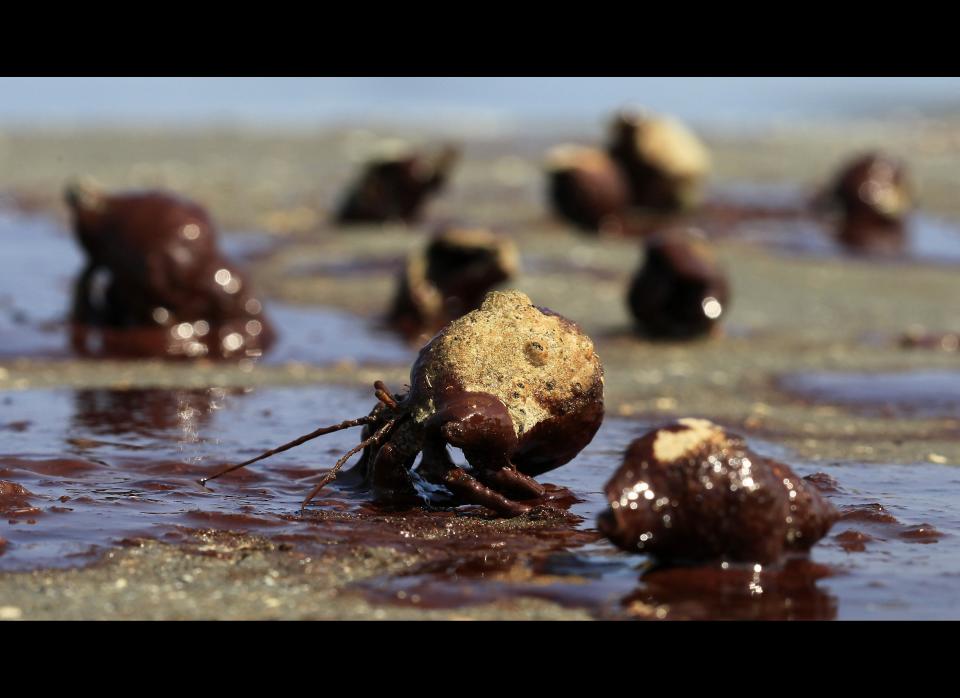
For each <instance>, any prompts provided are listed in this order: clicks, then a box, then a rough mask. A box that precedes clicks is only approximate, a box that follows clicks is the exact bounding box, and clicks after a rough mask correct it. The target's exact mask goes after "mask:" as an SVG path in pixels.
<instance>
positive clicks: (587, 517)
mask: <svg viewBox="0 0 960 698" xmlns="http://www.w3.org/2000/svg"><path fill="white" fill-rule="evenodd" d="M0 400H2V414H3V415H5V417H4V419H5V420H6V419H10V417H13V416H15V417H16V420H15V421H13V422H9V421H8V422H5V423H4V422H0V434H2V443H3V447H2V453H3V455H0V481H3V482H4V483H11V484H9V485H0V509H2V510H3V514H2V519H0V520H2V521H3V523H0V538H3V539H5V540H6V543H5V545H2V546H0V551H2V552H0V570H23V569H32V568H38V567H50V566H53V567H62V566H73V565H79V564H86V563H89V562H91V561H93V560H95V559H96V557H97V554H98V553H99V552H101V551H103V550H104V549H105V548H107V547H110V546H113V545H116V544H118V543H121V542H122V541H124V540H125V539H130V538H135V537H151V538H159V539H161V540H166V541H168V542H171V543H178V542H180V541H183V540H185V539H186V537H187V536H188V535H189V532H190V531H192V530H194V529H201V528H202V529H206V528H221V529H230V530H237V529H240V530H246V531H250V532H253V533H257V534H261V535H264V536H267V537H269V538H272V539H274V540H276V541H279V542H284V543H287V544H289V545H292V546H294V547H295V548H296V549H298V550H301V551H307V552H311V553H315V552H318V551H321V550H324V549H327V548H329V547H330V546H337V545H344V544H351V543H356V544H360V543H362V544H364V545H370V544H381V545H388V546H395V547H399V548H403V547H404V546H411V545H415V546H416V547H417V548H418V549H422V548H426V549H427V550H429V551H432V555H431V557H430V560H429V561H428V562H426V563H424V565H423V566H422V567H420V568H418V569H414V570H412V571H411V573H410V574H406V575H403V576H399V577H396V576H393V577H385V578H380V579H374V580H370V581H367V582H364V583H362V584H359V585H358V586H357V587H356V589H357V590H358V591H360V592H362V593H364V594H366V595H367V596H369V597H370V598H372V599H375V600H378V601H389V602H390V603H400V604H414V605H419V606H424V607H444V608H455V607H459V606H464V605H469V604H472V603H478V602H484V601H490V600H493V599H495V598H503V597H509V596H535V597H540V598H548V599H551V600H553V601H556V602H558V603H562V604H564V605H567V606H574V607H585V608H587V609H589V610H590V611H592V612H593V613H595V614H596V615H598V616H603V617H608V616H621V615H634V616H639V617H661V616H660V614H661V613H662V614H663V616H662V617H668V618H669V617H737V618H750V617H765V618H774V617H790V618H800V617H818V618H820V617H822V618H830V617H838V618H901V617H903V618H906V617H909V618H939V617H960V611H958V610H957V609H960V604H958V602H960V585H958V584H957V581H958V575H960V536H958V533H960V513H957V512H956V510H955V508H954V507H952V506H951V501H950V500H951V497H952V495H951V492H952V491H954V490H955V489H956V487H957V486H958V485H960V471H958V470H956V469H954V468H951V467H948V466H934V465H922V466H899V465H880V466H878V465H869V466H868V465H859V464H856V463H834V464H831V465H830V467H829V474H830V475H831V476H832V477H833V478H835V480H836V483H837V484H836V486H832V485H831V483H830V482H829V480H826V481H825V483H826V484H821V486H822V487H825V488H826V489H827V491H826V496H827V497H828V498H829V499H830V500H831V501H832V502H833V503H834V504H835V505H837V506H838V507H840V508H841V510H842V511H844V512H846V518H845V519H844V520H842V521H841V522H839V523H838V524H837V525H836V526H835V527H834V529H833V530H832V531H831V533H830V534H829V536H828V537H827V538H826V539H824V541H822V542H821V544H819V545H818V546H816V547H815V548H814V551H813V553H812V556H811V560H810V561H806V560H803V559H800V560H795V561H793V562H789V563H787V564H786V565H785V566H783V567H780V568H768V569H765V570H762V571H761V572H759V573H757V572H754V570H753V569H752V568H749V567H748V568H743V567H738V568H734V569H728V570H720V569H711V568H699V569H692V570H687V569H678V570H648V569H647V567H648V566H649V560H647V558H645V557H644V556H641V555H626V554H622V553H619V552H617V551H615V550H614V549H613V548H612V546H610V545H607V544H606V543H605V542H604V541H602V540H600V539H599V537H598V535H597V534H596V532H595V531H594V529H593V521H594V518H595V516H596V514H597V513H598V512H599V511H600V510H601V509H602V508H603V507H604V506H605V502H604V500H603V496H602V494H601V488H602V485H603V484H604V482H605V481H606V479H607V478H608V477H609V476H610V474H611V473H612V472H613V470H614V469H615V468H616V466H617V465H618V464H619V462H620V459H621V454H622V451H623V448H624V447H625V446H626V444H627V443H629V441H630V440H631V439H632V438H634V437H635V436H639V435H640V434H642V433H644V432H645V431H646V430H647V429H648V428H649V427H650V426H651V425H650V424H648V423H644V422H638V421H631V420H625V419H617V418H612V417H608V418H607V420H606V421H605V422H604V425H603V427H602V428H601V430H600V432H599V434H598V436H597V437H596V439H595V440H594V441H593V443H592V444H590V446H589V447H588V448H587V449H585V450H584V451H583V453H582V454H581V455H580V456H578V458H577V459H575V460H574V461H573V463H571V464H569V465H567V466H564V467H563V468H560V469H558V470H556V471H553V472H550V473H546V474H545V475H543V476H541V477H540V478H539V479H540V480H541V481H542V482H546V483H552V484H553V485H556V486H560V487H565V488H569V490H571V491H572V492H573V494H574V495H575V497H576V498H577V499H578V500H579V501H576V502H575V503H573V504H572V505H571V507H570V512H571V513H573V514H574V515H576V517H577V519H575V520H572V521H568V522H548V523H544V524H543V525H542V526H540V527H537V528H533V529H529V528H528V529H517V530H507V531H504V530H500V529H496V528H493V527H490V528H489V529H487V530H480V531H478V532H477V533H476V534H475V535H467V536H448V537H440V539H439V540H437V539H436V537H435V536H434V537H433V538H430V537H426V536H423V537H421V536H419V535H418V534H417V532H418V531H421V532H422V531H424V530H428V529H429V530H431V531H435V530H437V529H439V530H443V528H444V527H445V526H447V527H449V526H450V525H453V523H454V522H458V521H459V522H462V521H463V520H464V517H466V519H470V518H472V517H478V516H479V517H480V518H486V516H485V515H484V514H482V513H481V511H480V510H478V508H476V507H463V508H461V509H460V510H457V511H436V512H426V511H422V510H419V509H415V510H409V511H401V512H391V511H386V510H382V509H380V508H377V507H375V506H373V505H371V504H369V503H368V502H367V496H366V494H364V493H361V492H356V491H351V490H350V489H348V488H346V487H340V486H338V485H336V484H334V485H330V486H328V488H327V489H326V490H324V492H323V493H322V494H321V496H320V497H318V498H317V500H316V505H315V506H311V507H310V509H309V510H308V511H307V512H306V513H305V514H303V515H301V514H300V513H299V503H300V501H301V499H302V498H303V496H304V495H305V493H306V492H307V491H308V489H309V488H310V486H311V483H313V482H315V481H316V479H315V478H316V476H317V475H318V473H320V472H322V471H323V470H324V469H325V468H328V467H329V466H330V465H332V463H333V462H334V461H335V460H336V458H337V457H338V456H339V455H340V454H341V453H343V452H345V451H346V450H347V449H348V448H350V447H351V446H352V445H353V444H355V443H356V439H357V438H358V436H359V434H358V430H357V429H354V430H350V431H343V432H338V433H334V434H330V435H328V436H325V437H323V438H321V439H318V440H316V441H312V442H310V443H309V444H306V445H304V446H301V447H300V448H297V449H294V450H291V451H288V452H286V453H283V454H280V455H277V456H275V457H273V458H272V459H269V460H267V461H264V462H263V463H258V464H255V465H254V466H251V467H249V468H246V469H244V470H241V471H238V472H237V473H234V474H231V475H228V476H225V477H224V478H222V479H220V480H218V481H215V482H213V483H211V484H210V486H209V489H204V488H202V487H200V486H199V485H198V484H197V483H196V482H195V480H196V479H197V478H199V477H201V476H203V475H205V474H210V473H211V472H213V471H214V470H215V469H216V468H217V467H218V466H221V465H223V464H226V463H230V462H236V461H239V460H241V459H245V458H248V457H251V456H252V455H255V454H256V453H257V452H259V451H261V450H264V449H266V448H269V447H271V446H274V445H276V444H277V443H278V442H280V441H284V440H287V439H289V438H293V437H295V436H298V435H300V434H303V433H307V432H309V431H312V430H313V429H314V428H316V427H317V426H319V425H322V424H327V423H335V422H337V421H340V420H342V419H344V418H348V417H354V416H359V415H361V414H364V413H366V412H367V411H368V410H369V408H370V407H371V406H372V404H373V398H372V396H371V395H370V394H369V393H368V392H367V391H366V390H357V389H346V388H334V387H316V386H313V387H308V388H265V389H258V390H246V391H243V390H238V391H224V390H220V389H204V390H133V391H115V390H63V389H61V390H29V391H21V392H11V393H7V394H6V395H4V396H3V397H2V398H0ZM752 445H753V446H754V447H755V448H756V450H758V451H759V452H761V453H763V454H765V455H771V456H774V457H780V458H781V459H785V460H787V461H788V462H790V463H791V465H793V466H794V467H795V469H796V470H797V471H798V473H799V474H801V475H810V474H813V473H814V472H816V468H815V467H814V466H812V465H809V464H805V463H802V462H796V461H795V460H793V459H790V458H784V455H785V454H783V453H782V452H781V449H779V447H776V446H774V445H770V444H764V443H756V442H752ZM817 467H822V466H817ZM15 486H19V487H15ZM20 487H22V488H23V489H24V490H26V492H23V491H22V490H20V489H19V488H20ZM878 505H879V506H878ZM880 507H882V509H881V508H880ZM851 531H852V532H853V533H850V532H851ZM860 548H862V550H861V549H860ZM641 577H642V578H641ZM758 588H760V589H761V591H760V592H759V593H758V592H757V589H758Z"/></svg>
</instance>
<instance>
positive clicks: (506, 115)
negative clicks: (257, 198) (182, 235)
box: [0, 77, 960, 130]
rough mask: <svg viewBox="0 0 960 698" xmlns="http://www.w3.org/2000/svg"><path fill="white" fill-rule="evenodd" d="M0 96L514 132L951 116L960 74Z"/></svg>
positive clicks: (156, 82) (274, 84) (31, 101)
mask: <svg viewBox="0 0 960 698" xmlns="http://www.w3.org/2000/svg"><path fill="white" fill-rule="evenodd" d="M0 95H2V96H3V99H2V100H0V123H2V124H4V125H7V126H15V125H29V126H80V125H104V124H122V123H133V124H136V125H156V126H185V125H186V126H196V125H210V124H221V125H231V124H233V125H248V126H249V125H261V126H280V125H282V126H296V127H301V128H302V127H315V126H317V125H319V124H327V125H329V124H343V123H354V124H355V123H357V122H358V121H359V122H367V123H373V122H390V123H396V122H398V121H400V122H412V123H416V122H424V121H429V122H430V125H431V127H439V128H443V129H474V128H475V129H491V130H498V129H499V130H509V129H515V128H519V127H520V126H521V125H522V124H524V123H530V122H536V123H538V124H540V125H544V124H546V125H554V126H556V125H558V124H563V125H565V126H570V125H576V124H577V123H581V124H582V123H587V122H593V121H595V120H596V119H597V118H600V117H602V116H603V115H604V114H606V113H607V112H609V111H610V110H613V109H617V108H619V107H622V106H624V105H625V104H629V103H631V102H636V103H638V104H641V103H642V105H643V106H645V107H647V108H649V109H652V110H655V111H660V112H664V113H669V114H673V115H675V116H677V117H678V118H681V119H683V120H685V121H689V122H690V123H691V124H693V125H694V126H700V127H702V126H707V125H709V126H714V127H725V128H743V127H750V128H755V127H758V126H770V125H774V124H778V123H779V124H782V123H789V122H794V123H796V122H804V121H808V120H810V119H815V120H837V119H843V118H850V117H861V118H862V117H871V118H882V117H889V116H900V117H912V116H919V115H935V114H940V113H944V112H951V111H954V110H956V109H957V107H958V106H960V78H942V77H938V78H923V77H917V78H904V77H897V78H883V77H859V78H855V77H809V78H806V77H789V78H776V77H763V78H742V77H741V78H737V77H729V78H716V77H711V78H697V77H689V78H676V77H669V78H655V77H648V78H604V77H589V78H562V77H548V78H493V77H489V78H486V77H472V78H452V77H444V78H414V77H411V78H395V77H392V78H374V77H368V78H130V77H124V78H0ZM437 117H443V118H444V121H443V122H440V123H437V122H436V121H434V119H436V118H437ZM447 119H449V120H450V121H447ZM457 121H460V123H456V122H457Z"/></svg>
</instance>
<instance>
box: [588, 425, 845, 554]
mask: <svg viewBox="0 0 960 698" xmlns="http://www.w3.org/2000/svg"><path fill="white" fill-rule="evenodd" d="M604 492H605V493H606V496H607V501H608V502H609V505H610V506H609V508H608V509H607V510H606V511H604V512H603V513H601V514H600V516H599V517H598V520H597V525H598V528H599V529H600V532H601V533H603V535H605V536H606V537H607V538H608V539H610V541H612V542H613V543H614V544H615V545H616V546H617V547H619V548H622V549H623V550H627V551H631V552H645V553H649V554H650V555H652V556H653V557H655V558H657V559H658V560H660V561H663V562H695V561H704V560H717V559H719V560H729V561H733V562H754V563H770V562H774V561H776V560H777V559H779V558H780V557H781V556H782V555H784V554H785V553H787V552H803V551H807V550H809V549H810V548H811V547H812V546H813V544H814V543H816V542H817V541H818V540H820V539H821V538H822V537H823V536H824V535H826V533H827V531H829V530H830V527H831V526H832V525H833V523H834V522H835V521H836V520H837V518H838V512H837V510H836V509H835V508H834V507H833V506H832V505H831V504H830V503H829V502H827V501H826V500H824V499H823V497H822V496H821V495H820V493H819V492H818V491H817V489H816V488H815V487H813V486H811V485H809V484H808V483H807V482H806V481H805V480H803V479H801V478H800V477H798V476H797V475H796V473H794V472H793V470H791V469H790V467H789V466H787V465H784V464H783V463H778V462H777V461H774V460H771V459H768V458H764V457H762V456H760V455H758V454H756V453H754V452H753V451H751V450H750V449H749V448H747V445H746V443H745V442H744V440H743V439H742V438H741V437H739V436H737V435H734V434H728V433H727V432H726V431H725V430H723V429H722V428H721V427H719V426H717V425H716V424H713V423H712V422H709V421H707V420H704V419H681V420H679V421H677V422H675V423H673V424H669V425H666V426H664V427H661V428H659V429H654V430H653V431H651V432H649V433H647V434H646V435H644V436H642V437H641V438H639V439H636V440H635V441H633V443H631V444H630V446H629V447H628V448H627V452H626V455H625V456H624V460H623V465H621V466H620V468H619V470H617V472H616V473H615V474H614V476H613V477H612V478H611V479H610V481H609V482H608V483H607V484H606V486H605V488H604Z"/></svg>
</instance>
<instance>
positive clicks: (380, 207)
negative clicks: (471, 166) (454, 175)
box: [336, 141, 459, 223]
mask: <svg viewBox="0 0 960 698" xmlns="http://www.w3.org/2000/svg"><path fill="white" fill-rule="evenodd" d="M389 143H390V144H391V149H390V152H384V153H382V154H380V155H378V156H376V157H374V158H373V159H372V160H371V161H370V162H368V163H367V165H366V167H365V169H364V170H363V172H362V173H361V174H360V176H359V178H358V179H357V181H356V182H355V183H354V184H353V185H352V186H351V187H350V188H349V189H348V190H347V192H346V194H345V195H344V198H343V200H342V202H341V203H340V206H339V210H338V212H337V215H336V219H337V221H338V222H340V223H385V222H390V221H401V222H405V223H409V222H413V221H416V220H419V218H420V216H421V214H422V212H423V209H424V207H425V206H426V204H427V201H428V200H429V199H430V198H431V197H433V196H434V195H436V194H437V193H439V192H440V191H441V190H442V189H443V187H444V186H445V185H446V183H447V180H448V179H449V178H450V173H451V172H452V171H453V168H454V166H455V165H456V162H457V160H458V158H459V152H458V150H457V149H456V148H454V147H452V146H445V147H443V148H441V149H439V150H438V151H437V152H433V153H430V152H420V151H416V150H414V149H412V148H411V147H410V146H408V145H407V144H404V143H398V144H395V142H393V141H390V142H389ZM394 145H396V146H398V147H394Z"/></svg>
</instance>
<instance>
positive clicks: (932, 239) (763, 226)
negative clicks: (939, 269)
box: [702, 182, 960, 265]
mask: <svg viewBox="0 0 960 698" xmlns="http://www.w3.org/2000/svg"><path fill="white" fill-rule="evenodd" d="M809 200H810V194H809V192H804V191H803V190H800V189H797V188H795V187H789V186H772V185H760V184H752V183H746V182H742V183H736V184H731V185H728V186H726V187H722V188H718V189H716V190H715V191H714V193H713V197H712V198H711V200H710V201H709V202H708V203H707V205H706V206H705V212H704V215H703V216H702V218H703V223H702V224H703V226H704V228H705V229H706V230H707V231H708V232H709V233H710V234H711V235H713V236H715V237H718V238H733V239H737V240H740V241H743V242H748V243H752V244H757V245H761V246H764V247H767V248H770V249H772V250H774V251H777V252H781V253H784V254H790V255H799V256H807V257H818V258H824V257H855V258H862V259H871V260H872V261H876V259H877V258H878V257H880V258H882V259H885V260H887V261H898V260H899V261H912V262H923V263H928V264H950V265H954V264H958V263H960V226H957V225H956V223H954V222H951V221H948V220H945V219H943V218H938V217H936V216H933V215H929V214H927V213H923V212H915V213H912V214H910V215H909V216H908V217H907V220H906V224H905V239H904V244H903V249H902V250H901V251H900V252H899V253H897V254H889V255H884V256H882V257H881V256H879V255H877V254H870V253H860V252H855V251H851V250H848V249H846V248H845V247H844V246H843V245H842V244H840V242H839V241H838V240H837V239H836V228H835V223H834V222H832V221H831V220H828V219H825V218H823V217H819V216H816V215H814V213H813V211H812V209H811V208H810V205H809Z"/></svg>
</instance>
